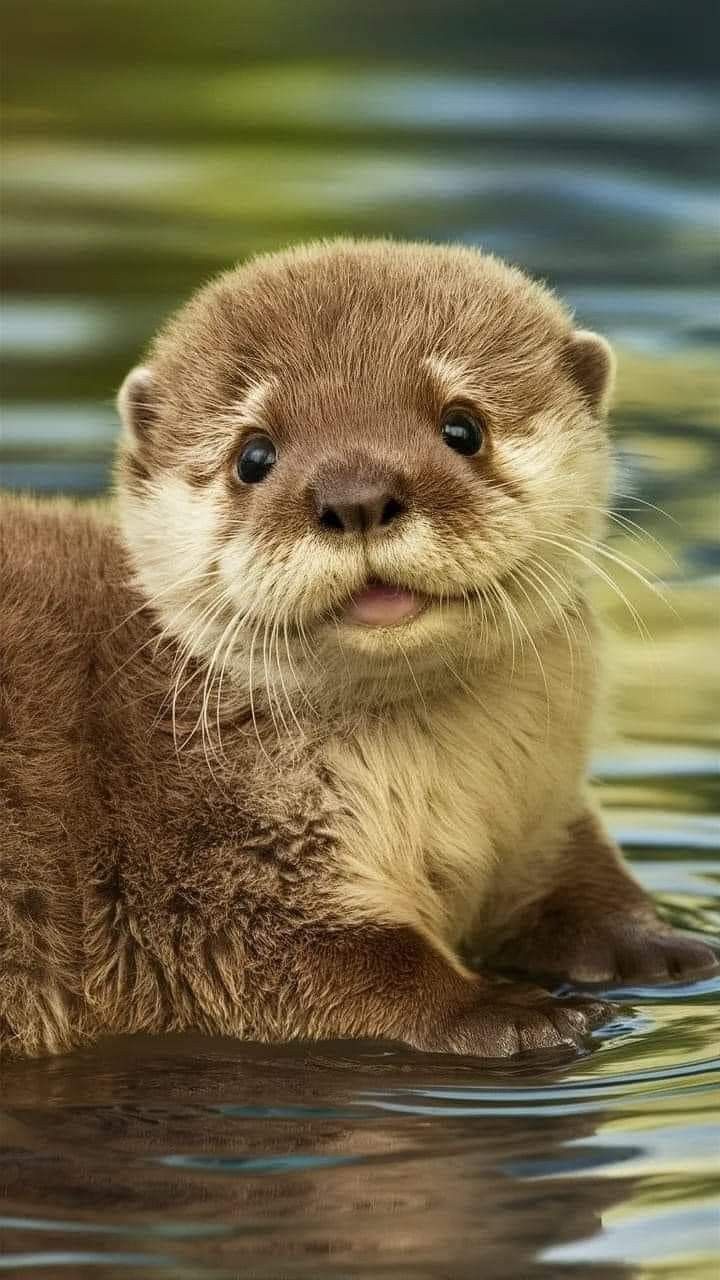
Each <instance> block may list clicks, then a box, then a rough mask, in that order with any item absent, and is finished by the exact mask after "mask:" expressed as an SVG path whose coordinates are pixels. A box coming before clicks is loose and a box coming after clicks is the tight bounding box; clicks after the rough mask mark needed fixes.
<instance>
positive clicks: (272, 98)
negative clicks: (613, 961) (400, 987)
mask: <svg viewBox="0 0 720 1280" xmlns="http://www.w3.org/2000/svg"><path fill="white" fill-rule="evenodd" d="M676 7H677V6H675V5H674V4H673V5H671V4H669V3H666V2H665V0H662V2H658V3H656V4H655V5H654V7H653V16H652V22H650V23H648V22H647V20H646V19H647V14H646V16H645V19H643V16H642V15H643V13H645V9H644V6H632V5H620V4H617V5H613V4H612V3H608V4H606V5H605V6H603V23H602V28H601V29H600V27H598V28H597V29H596V30H594V31H593V32H589V31H588V33H587V34H585V35H583V33H582V31H581V30H580V28H579V27H577V25H575V26H573V22H572V15H573V14H574V13H575V10H576V6H570V5H569V4H566V3H564V0H542V2H540V3H536V4H534V5H524V4H516V5H513V6H503V5H501V4H499V3H497V2H493V3H490V2H488V3H486V4H484V5H479V4H471V3H469V0H468V2H467V3H464V2H463V0H448V3H447V4H445V5H443V6H442V15H440V14H439V13H438V6H437V5H433V4H429V3H425V2H424V0H423V2H422V3H418V5H417V6H416V7H415V9H414V10H413V12H412V17H411V19H410V20H409V19H408V13H409V10H406V9H403V6H402V5H400V4H399V3H397V4H395V5H393V4H390V5H386V6H382V8H381V7H379V6H375V5H373V4H360V3H359V0H358V3H350V4H347V5H346V6H343V7H342V9H339V8H338V7H337V6H336V5H335V4H333V3H332V0H314V2H313V3H307V4H305V5H303V6H298V5H289V4H287V3H281V0H272V2H270V3H269V2H268V0H265V3H263V5H260V4H257V3H246V4H244V5H243V6H242V16H240V15H241V9H240V7H239V6H237V5H231V4H229V3H226V2H225V0H222V2H218V3H216V4H215V5H213V6H197V7H195V6H187V7H182V6H180V7H177V6H173V7H171V6H169V5H168V4H167V3H164V2H163V0H146V2H145V3H144V4H143V5H140V4H139V2H138V3H136V2H135V0H127V2H126V3H125V4H119V3H106V4H104V5H102V6H98V5H92V4H84V3H82V0H74V3H73V2H71V0H63V3H61V4H60V5H58V4H57V3H50V0H38V2H37V3H36V4H35V5H34V6H33V8H32V15H33V16H32V30H30V29H29V28H28V27H27V26H26V24H25V16H24V15H25V11H26V10H27V6H26V5H21V4H19V3H13V4H11V5H10V6H9V14H8V28H9V31H10V34H11V36H13V37H14V40H13V42H12V43H13V51H12V53H11V55H10V56H9V58H8V68H7V70H8V76H7V80H8V91H9V96H10V99H11V105H10V108H9V110H8V113H7V115H6V134H7V139H6V154H5V195H6V226H5V265H6V277H7V281H8V296H7V303H6V310H5V321H4V336H5V342H6V349H7V359H6V379H5V398H6V407H5V413H4V419H3V437H2V444H1V445H0V463H1V464H2V476H3V481H4V483H5V484H7V485H9V486H15V487H28V488H34V489H36V490H38V491H42V492H46V493H52V492H55V491H57V490H61V491H65V492H72V493H76V494H91V493H92V494H94V493H97V492H102V491H103V490H104V489H105V488H106V486H107V483H108V475H109V466H110V458H111V452H112V445H113V440H114V437H115V432H116V424H115V418H114V414H113V410H112V396H113V393H114V389H115V387H116V386H117V384H118V383H119V381H120V379H121V378H122V376H123V373H124V372H125V370H126V369H127V368H128V367H129V365H130V364H131V363H132V362H133V361H134V360H135V359H136V358H137V355H138V353H139V351H140V349H141V347H142V344H143V342H144V341H145V340H146V339H147V337H148V336H149V335H150V333H151V332H152V330H153V327H154V326H155V324H156V323H157V322H158V321H159V320H160V318H161V317H162V316H163V315H164V314H165V313H166V312H167V310H168V309H169V308H170V307H172V306H174V305H175V304H176V303H177V302H178V301H179V300H180V299H181V298H183V297H184V296H186V295H187V293H189V292H190V291H191V290H192V288H194V287H195V286H196V285H197V284H198V283H199V282H200V281H201V280H202V279H204V278H206V277H207V276H208V275H209V274H211V273H212V272H213V271H214V270H216V269H219V268H220V267H222V266H224V265H226V264H227V263H228V262H229V261H232V260H233V259H235V258H237V257H243V256H245V255H246V254H247V253H249V252H252V251H254V250H257V249H265V248H272V247H275V246H277V245H279V244H281V243H284V242H286V241H288V240H297V239H301V238H305V237H308V236H311V235H320V234H331V233H337V232H347V231H350V232H356V233H372V232H382V233H385V232H390V233H393V234H396V235H405V236H413V235H414V236H422V237H430V238H434V239H451V238H452V239H460V240H463V241H467V242H472V243H482V244H484V245H486V246H489V247H491V248H492V249H494V250H496V251H497V252H499V253H502V254H505V255H507V256H510V257H511V258H514V259H515V260H517V261H519V262H521V263H523V264H525V265H526V266H527V267H528V268H530V269H531V270H532V271H534V272H536V273H538V274H540V275H542V276H544V277H546V278H547V279H549V280H550V281H552V283H553V284H554V285H555V286H556V287H557V288H558V289H559V290H560V291H561V292H562V293H563V294H564V295H565V296H567V297H568V298H569V299H570V300H571V301H572V302H573V304H574V305H575V306H576V308H577V311H578V317H579V320H580V322H581V323H582V324H585V325H589V326H596V327H598V328H600V329H602V330H603V331H604V332H605V333H607V334H608V335H609V337H610V338H611V339H612V340H613V342H614V343H615V345H616V347H617V348H618V352H619V356H620V386H619V398H618V406H617V411H616V413H615V415H614V430H615V434H616V440H617V443H618V447H619V450H620V455H621V468H620V472H619V479H618V484H617V488H618V491H619V493H618V495H617V496H616V498H615V505H616V514H617V515H618V516H619V517H620V520H619V521H618V522H616V523H615V525H614V529H613V535H612V541H611V544H610V545H611V547H612V548H613V549H614V550H616V551H618V552H619V553H620V554H623V555H626V556H631V557H633V558H634V559H635V560H637V562H638V563H639V564H640V565H642V567H643V572H644V573H649V574H651V575H657V579H658V580H659V582H660V584H661V585H662V589H663V591H664V593H665V596H666V599H667V603H663V602H662V601H661V600H660V599H658V598H657V597H656V596H655V595H654V594H653V593H652V592H651V591H650V590H648V589H647V588H646V587H644V586H643V585H642V584H641V583H640V581H639V580H638V579H637V578H636V577H634V576H633V574H632V573H628V572H626V571H623V570H617V575H616V576H617V581H618V584H619V585H620V587H621V589H622V591H623V592H624V594H625V596H626V598H627V602H628V603H627V604H625V603H623V601H622V600H620V599H619V598H618V597H617V596H616V595H615V594H613V593H612V592H611V591H610V590H609V588H608V587H607V585H606V586H604V587H601V590H600V601H601V603H602V605H603V607H604V611H605V615H606V617H607V618H608V621H609V624H610V627H611V630H612V637H611V646H612V661H611V668H612V670H613V673H614V677H615V681H614V690H613V699H612V717H611V722H612V728H611V729H610V730H609V731H608V734H607V735H606V738H605V741H604V742H603V743H601V744H600V748H599V751H598V756H597V759H596V764H595V770H596V775H597V778H598V786H599V788H600V790H601V794H602V798H603V801H604V804H605V808H606V811H607V813H608V816H609V820H610V824H611V826H612V828H613V830H614V831H615V833H616V834H617V835H618V836H619V838H621V839H622V841H623V844H624V847H625V849H626V851H627V853H628V855H629V857H630V859H631V861H632V863H633V866H634V869H635V871H636V873H637V874H638V875H639V876H640V878H641V879H642V881H643V882H644V883H645V884H646V885H647V887H648V888H649V889H651V890H652V892H653V893H654V894H655V895H656V896H657V899H658V901H659V903H660V905H661V908H662V910H663V912H664V913H665V914H666V916H667V917H668V918H670V919H672V920H673V921H675V922H676V923H677V924H679V925H681V926H682V927H683V928H686V929H690V930H693V931H695V932H697V933H698V934H701V935H704V936H706V937H708V938H710V939H716V940H717V939H718V934H719V933H720V903H719V897H720V856H719V855H718V844H719V843H720V842H719V840H718V829H717V825H716V823H715V821H714V818H713V812H714V809H716V807H717V799H716V779H717V765H718V755H717V706H718V705H719V704H718V700H717V698H718V690H717V681H716V670H717V663H716V658H715V655H716V650H717V639H718V627H717V617H718V614H717V603H716V598H715V597H714V595H713V591H714V582H716V580H717V575H718V569H719V566H720V554H719V540H718V508H717V502H716V496H715V495H716V492H717V488H716V486H717V480H716V477H715V478H714V476H713V464H714V463H715V464H716V462H717V446H718V398H719V397H718V392H719V391H720V379H719V378H718V374H717V344H718V335H719V334H720V323H719V320H720V316H719V315H718V309H717V306H716V297H717V294H716V288H715V282H716V262H717V240H718V225H719V220H718V212H717V211H718V206H717V128H716V127H715V128H713V125H714V123H715V122H716V120H717V115H718V107H719V105H720V98H719V95H718V93H717V89H716V87H715V86H714V85H713V83H712V82H711V81H710V80H709V79H704V78H703V76H702V72H703V69H705V70H706V71H710V69H711V64H710V62H709V58H710V53H709V51H710V49H711V48H713V47H717V39H716V38H713V32H712V30H711V28H712V27H713V24H715V26H717V21H718V13H719V12H720V11H718V10H717V8H716V7H715V6H712V5H710V4H705V5H703V4H702V3H700V2H699V0H688V2H687V3H686V4H685V5H684V6H683V8H682V12H681V13H679V14H678V15H677V17H675V16H674V14H675V9H676ZM716 35H717V32H716ZM379 46H380V47H379ZM647 504H653V505H647ZM658 508H662V511H660V510H658ZM663 513H665V514H663ZM623 519H625V520H631V521H633V522H634V525H636V526H638V527H634V526H629V525H628V524H623ZM608 567H609V568H612V569H613V572H615V568H616V566H613V565H611V564H608ZM628 604H629V606H631V608H628ZM632 610H634V611H636V612H637V614H638V615H639V617H640V626H639V627H638V625H637V624H636V622H635V621H634V619H633V616H632ZM645 629H647V632H649V634H650V638H649V639H648V638H647V636H644V635H643V634H642V632H643V630H645ZM713 682H715V683H714V684H713ZM719 992H720V980H718V979H710V980H707V981H705V982H702V983H698V984H696V985H692V986H677V987H657V988H638V989H633V990H631V991H624V992H621V993H617V998H618V1001H619V1004H618V1012H617V1017H616V1019H615V1021H614V1022H613V1023H611V1024H610V1026H609V1027H607V1028H604V1029H603V1030H602V1031H601V1032H599V1033H598V1034H597V1035H596V1036H595V1037H594V1044H593V1052H592V1053H591V1054H589V1055H588V1056H587V1057H584V1058H582V1059H579V1060H573V1061H569V1062H568V1061H558V1060H556V1059H543V1060H542V1061H538V1060H534V1061H531V1062H525V1063H520V1062H518V1063H514V1064H512V1065H511V1066H508V1065H507V1064H506V1065H504V1066H502V1065H492V1064H482V1063H478V1062H474V1061H472V1060H469V1059H457V1060H450V1059H446V1058H442V1057H427V1056H426V1057H422V1056H420V1055H416V1054H412V1053H411V1052H409V1051H406V1050H404V1049H400V1048H398V1047H397V1046H392V1045H377V1044H347V1043H345V1044H332V1045H318V1046H302V1045H300V1046H287V1047H280V1048H268V1047H262V1046H254V1045H241V1044H235V1043H231V1042H227V1041H218V1042H216V1041H209V1040H202V1039H199V1038H198V1039H195V1038H181V1039H173V1038H168V1039H165V1040H155V1041H153V1040H145V1039H142V1040H133V1041H125V1042H114V1041H108V1042H107V1043H105V1044H103V1045H101V1046H98V1047H97V1048H95V1049H92V1050H88V1051H87V1052H83V1053H77V1054H73V1055H70V1056H68V1057H64V1058H57V1059H52V1060H48V1061H40V1062H31V1063H27V1064H25V1063H24V1064H18V1065H13V1066H10V1067H7V1068H6V1069H5V1072H4V1077H3V1112H2V1119H1V1121H0V1123H1V1124H2V1128H3V1138H4V1147H5V1151H4V1156H3V1165H2V1178H1V1180H2V1185H3V1187H4V1192H5V1201H4V1204H3V1206H2V1213H3V1215H4V1217H3V1219H2V1243H3V1253H2V1255H1V1256H0V1270H4V1271H6V1272H10V1273H12V1274H17V1275H18V1276H20V1275H28V1276H32V1277H34V1278H37V1277H45V1276H47V1277H55V1276H60V1275H68V1276H72V1277H79V1278H80V1280H82V1278H83V1277H93V1278H98V1280H111V1278H114V1277H146V1276H147V1277H150V1276H155V1275H157V1276H158V1277H173V1278H175V1277H177V1278H178V1280H181V1278H184V1277H193V1278H195V1277H212V1278H213V1280H219V1278H220V1277H228V1278H229V1277H236V1276H243V1277H258V1278H263V1280H265V1278H267V1280H281V1278H284V1277H288V1278H295V1277H302V1278H303V1280H310V1278H314V1277H318V1276H322V1277H323V1278H324V1280H349V1278H351V1277H366V1276H367V1277H373V1280H384V1277H390V1276H392V1277H397V1276H400V1277H403V1278H404V1277H407V1278H408V1280H425V1278H427V1280H465V1278H466V1277H467V1280H471V1278H473V1280H474V1278H475V1277H476V1276H477V1275H479V1274H481V1275H483V1276H484V1277H486V1278H487V1280H496V1278H497V1280H505V1277H507V1280H515V1278H516V1277H517V1278H520V1280H531V1278H534V1277H538V1278H540V1277H547V1278H548V1280H549V1278H550V1277H556V1276H561V1277H567V1278H568V1280H574V1278H578V1280H580V1278H582V1280H604V1278H605V1277H608V1278H610V1277H625V1276H628V1277H630V1276H633V1277H634V1276H642V1277H655V1276H657V1277H660V1276H662V1277H669V1276H671V1277H676V1276H677V1277H683V1280H684V1278H685V1277H689V1278H690V1280H705V1277H708V1280H709V1277H711V1276H714V1275H716V1274H717V1272H716V1265H715V1263H714V1261H713V1255H715V1257H716V1256H717V1245H718V1207H717V1200H715V1199H713V1181H714V1179H715V1178H716V1175H717V1166H718V1151H719V1150H720V1141H719V1138H718V1130H717V1127H714V1124H715V1125H716V1121H717V1118H716V1116H715V1113H714V1110H713V1105H714V1103H715V1102H716V1098H717V1082H718V1063H717V1056H716V1055H717V1052H718V1046H719V1044H720V1027H719V1026H718V1023H719V1021H720V1018H719V1016H718V993H719Z"/></svg>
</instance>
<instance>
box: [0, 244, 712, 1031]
mask: <svg viewBox="0 0 720 1280" xmlns="http://www.w3.org/2000/svg"><path fill="white" fill-rule="evenodd" d="M612 365H613V361H612V356H611V352H610V349H609V347H608V345H607V343H606V342H605V341H604V340H603V339H602V338H600V337H598V336H597V335H596V334H593V333H589V332H584V331H578V330H574V329H573V327H572V322H571V318H570V316H569V314H568V312H567V311H566V309H565V308H564V307H563V306H562V305H561V304H560V303H559V302H558V301H557V300H556V299H555V298H554V297H553V296H552V295H551V294H550V293H549V292H548V291H547V290H545V289H544V288H542V287H541V286H540V285H538V284H535V283H533V282H531V281H530V280H528V279H527V278H526V277H525V276H524V275H523V274H521V272H520V271H518V270H515V269H513V268H512V267H509V266H506V265H504V264H503V263H501V262H499V261H497V260H496V259H495V258H492V257H489V256H487V255H485V254H482V253H480V252H477V251H475V250H471V249H464V248H442V247H437V246H430V245H420V244H396V243H391V242H384V241H379V242H367V243H355V242H353V241H338V242H334V243H329V244H318V245H311V246H309V247H306V248H300V249H293V250H290V251H288V252H285V253H281V254H277V255H273V256H269V257H261V258H259V259H257V260H255V261H253V262H251V263H249V264H246V265H244V266H242V267H241V268H239V269H237V270H234V271H230V272H229V273H227V274H225V275H223V276H221V277H220V278H219V279H217V280H216V281H215V282H214V283H212V284H210V285H209V286H208V287H206V288H204V289H202V290H201V291H200V292H199V293H198V294H197V295H196V296H195V298H194V299H192V300H191V301H190V303H189V304H188V305H187V306H186V307H185V308H184V309H183V310H181V311H180V313H179V314H178V315H177V316H176V317H175V318H174V319H172V320H171V321H170V323H169V324H168V326H167V327H166V328H165V330H164V331H163V332H162V333H161V334H160V336H159V337H158V338H157V339H156V341H155V342H154V343H153V345H152V348H151V350H150V353H149V357H148V361H147V363H146V365H145V366H144V367H142V368H139V369H135V370H134V371H133V372H131V373H130V374H129V376H128V378H127V379H126V381H125V383H124V385H123V387H122V389H121V392H120V396H119V406H120V413H121V416H122V420H123V423H124V428H125V431H124V439H123V441H122V445H121V448H120V455H119V461H118V471H117V488H118V512H119V527H116V525H115V523H114V522H113V520H112V519H111V518H110V517H106V516H105V515H103V514H102V513H101V511H99V510H94V509H91V508H88V507H74V506H72V505H70V504H65V503H46V504H39V503H33V502H29V501H19V502H11V501H9V502H8V503H7V504H6V505H5V509H4V534H3V539H2V553H3V601H4V603H3V609H2V633H3V640H2V661H3V671H4V677H3V698H2V718H3V745H2V751H1V753H0V754H1V758H2V772H3V794H4V805H5V818H4V836H3V845H4V854H3V863H2V892H1V894H0V912H1V913H2V916H1V917H0V918H2V933H1V935H0V941H1V944H2V958H1V960H0V975H1V986H0V1039H2V1042H3V1045H4V1047H5V1049H6V1050H8V1051H9V1052H11V1053H25V1054H39V1053H44V1052H52V1051H61V1050H65V1049H68V1048H69V1047H70V1046H73V1045H77V1044H80V1043H83V1042H88V1041H90V1040H91V1039H92V1038H94V1037H96V1036H98V1035H99V1034H101V1033H103V1032H134V1031H153V1032H154V1031H157V1032H162V1031H174V1030H179V1029H183V1028H195V1029H198V1028H199V1029H202V1030H204V1031H206V1032H211V1033H221V1034H229V1035H234V1036H240V1037H245V1038H251V1039H259V1040H279V1039H289V1038H293V1037H311V1038H312V1037H335V1036H339V1037H357V1036H361V1037H375V1036H380V1037H389V1038H393V1039H399V1040H402V1041H405V1042H407V1043H408V1044H410V1045H413V1046H415V1047H417V1048H420V1049H423V1050H434V1051H443V1052H461V1053H468V1054H477V1055H482V1056H496V1055H509V1054H513V1053H515V1052H517V1051H519V1050H528V1049H535V1048H543V1047H545V1048H547V1047H552V1046H556V1045H562V1044H576V1043H578V1042H579V1041H580V1040H581V1038H582V1037H583V1035H584V1034H585V1033H586V1032H587V1031H588V1030H589V1029H590V1028H591V1027H592V1026H594V1025H596V1024H597V1023H598V1022H599V1021H601V1020H602V1019H603V1018H605V1017H606V1016H607V1012H608V1006H607V1005H604V1004H603V1003H601V1002H600V1001H597V1000H593V999H581V998H571V999H562V1000H561V999H556V998H554V997H553V996H552V995H550V994H549V993H548V992H547V991H545V990H543V989H541V988H539V987H534V986H530V985H520V984H517V985H516V984H514V983H512V982H505V981H501V980H500V979H499V978H497V977H493V976H492V974H491V973H490V972H488V969H489V968H490V967H491V966H492V965H495V966H497V967H505V968H507V967H511V968H512V969H513V970H515V971H519V972H525V973H530V974H537V975H541V976H545V977H549V978H551V979H553V980H557V979H570V980H572V981H575V982H579V983H587V982H608V981H612V982H623V981H630V980H633V981H634V980H641V979H642V980H652V979H668V978H671V979H672V978H679V977H681V976H685V975H688V974H693V973H699V972H703V971H705V970H707V969H708V968H709V967H711V966H712V965H713V963H714V958H713V955H712V953H711V952H710V951H709V949H708V948H707V947H705V946H703V945H701V944H700V943H699V942H696V941H692V940H690V939H687V938H685V937H683V936H680V935H678V934H677V933H674V932H673V931H672V930H670V929H669V928H667V927H665V926H664V925H663V924H662V923H661V922H660V921H659V920H658V918H657V916H656V914H655V911H654V909H653V906H652V903H651V901H650V900H649V898H648V897H647V895H646V894H645V893H644V892H643V890H642V889H641V888H640V887H639V886H638V885H637V884H636V883H635V881H634V880H633V879H632V878H631V876H630V875H629V873H628V871H627V870H626V869H625V867H624V865H623V863H622V860H621V858H620V855H619V853H618V850H617V849H616V847H615V845H614V844H613V842H612V840H611V839H610V837H609V836H608V834H607V833H606V831H605V829H604V826H603V823H602V820H601V818H600V817H599V816H598V814H597V813H596V811H595V810H594V808H593V806H592V803H591V801H590V800H589V798H588V794H587V791H586V784H585V775H586V767H587V757H588V750H589V746H590V741H591V735H592V719H593V706H594V704H595V700H596V687H597V684H598V649H599V647H600V645H599V639H598V635H597V630H596V626H595V622H594V619H593V615H592V611H591V608H590V605H589V603H588V599H587V579H588V577H589V575H590V572H591V569H592V560H591V557H592V547H593V544H594V542H595V540H596V539H597V538H598V537H599V536H600V534H601V527H602V517H601V511H602V507H603V505H604V504H605V502H606V498H607V487H608V472H609V457H608V443H607V438H606V431H605V426H604V417H605V412H606V407H607V402H608V397H609V394H610V385H611V381H612ZM463 951H464V952H465V953H466V954H470V955H472V956H477V957H479V958H480V960H481V962H482V964H483V965H484V966H485V967H484V969H483V971H482V972H473V971H471V970H470V969H469V968H468V967H467V966H466V965H465V963H463V961H462V960H461V959H460V955H461V954H462V952H463Z"/></svg>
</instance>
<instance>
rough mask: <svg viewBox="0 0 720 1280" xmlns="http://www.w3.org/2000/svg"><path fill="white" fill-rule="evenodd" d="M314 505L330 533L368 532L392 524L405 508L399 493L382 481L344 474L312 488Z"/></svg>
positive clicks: (320, 521)
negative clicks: (341, 477) (314, 489)
mask: <svg viewBox="0 0 720 1280" xmlns="http://www.w3.org/2000/svg"><path fill="white" fill-rule="evenodd" d="M314 496H315V509H316V511H317V516H318V521H319V523H320V525H321V526H322V528H323V529H327V530H328V531H329V532H331V533H369V532H371V530H374V529H382V528H384V527H385V526H386V525H389V524H392V523H393V521H394V520H397V519H398V517H399V516H401V515H403V514H404V512H405V511H406V509H407V508H406V506H405V503H404V502H403V500H402V498H400V497H399V495H397V494H395V493H392V492H391V490H390V488H389V486H388V485H387V484H385V483H382V482H378V483H376V482H374V481H368V480H363V479H361V478H358V479H356V480H355V479H352V478H349V477H348V478H343V479H342V480H338V481H336V482H335V483H334V484H333V483H325V484H324V485H322V486H321V487H320V488H319V489H316V491H315V495H314Z"/></svg>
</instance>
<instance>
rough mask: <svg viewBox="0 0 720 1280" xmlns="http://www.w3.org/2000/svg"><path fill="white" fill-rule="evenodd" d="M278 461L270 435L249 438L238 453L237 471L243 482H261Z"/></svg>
mask: <svg viewBox="0 0 720 1280" xmlns="http://www.w3.org/2000/svg"><path fill="white" fill-rule="evenodd" d="M276 462H277V453H276V452H275V445H274V444H273V442H272V440H271V439H270V438H269V437H268V436H255V437H254V438H253V439H252V440H248V442H247V444H246V445H243V448H242V449H241V451H240V454H239V455H238V460H237V473H238V475H239V477H240V479H241V480H242V482H243V484H259V483H260V481H261V480H264V479H265V477H266V475H267V474H268V472H269V471H270V469H271V468H272V467H274V466H275V463H276Z"/></svg>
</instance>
